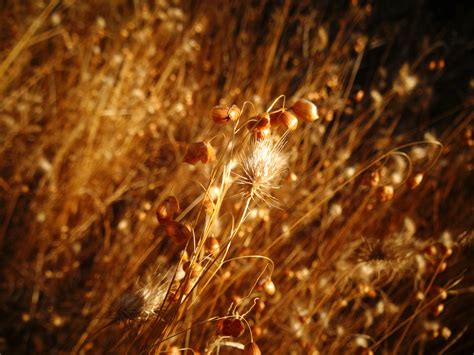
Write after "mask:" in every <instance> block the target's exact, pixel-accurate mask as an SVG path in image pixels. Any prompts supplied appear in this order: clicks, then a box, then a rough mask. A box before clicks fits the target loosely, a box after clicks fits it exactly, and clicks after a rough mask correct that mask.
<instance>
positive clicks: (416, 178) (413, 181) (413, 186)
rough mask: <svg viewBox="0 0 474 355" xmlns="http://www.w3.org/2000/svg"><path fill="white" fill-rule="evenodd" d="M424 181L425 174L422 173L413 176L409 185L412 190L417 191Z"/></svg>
mask: <svg viewBox="0 0 474 355" xmlns="http://www.w3.org/2000/svg"><path fill="white" fill-rule="evenodd" d="M422 181H423V174H422V173H417V174H415V175H413V176H412V177H411V178H410V179H408V181H407V185H408V187H409V188H410V189H412V190H413V189H416V188H417V187H418V186H419V185H420V184H421V182H422Z"/></svg>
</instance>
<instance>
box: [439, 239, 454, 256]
mask: <svg viewBox="0 0 474 355" xmlns="http://www.w3.org/2000/svg"><path fill="white" fill-rule="evenodd" d="M438 250H439V252H440V254H441V255H443V256H444V257H446V258H447V257H450V256H451V255H452V254H453V249H452V248H450V247H448V246H447V245H446V244H444V243H439V244H438Z"/></svg>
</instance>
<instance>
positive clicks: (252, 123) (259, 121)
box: [247, 112, 270, 131]
mask: <svg viewBox="0 0 474 355" xmlns="http://www.w3.org/2000/svg"><path fill="white" fill-rule="evenodd" d="M267 127H270V114H269V113H268V112H264V113H262V114H261V115H257V116H253V117H252V118H250V120H249V123H248V124H247V128H248V129H249V130H250V131H254V130H262V129H265V128H267Z"/></svg>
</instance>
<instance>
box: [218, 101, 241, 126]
mask: <svg viewBox="0 0 474 355" xmlns="http://www.w3.org/2000/svg"><path fill="white" fill-rule="evenodd" d="M240 113H241V112H240V109H239V108H238V107H237V106H236V105H232V106H231V107H230V108H229V107H228V106H214V107H213V108H212V110H211V117H212V119H213V121H214V122H216V123H228V122H230V121H235V120H237V119H239V117H240Z"/></svg>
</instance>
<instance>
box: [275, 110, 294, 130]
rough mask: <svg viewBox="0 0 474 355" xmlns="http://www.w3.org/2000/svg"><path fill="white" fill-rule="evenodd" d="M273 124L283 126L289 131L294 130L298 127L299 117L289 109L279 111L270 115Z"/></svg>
mask: <svg viewBox="0 0 474 355" xmlns="http://www.w3.org/2000/svg"><path fill="white" fill-rule="evenodd" d="M270 123H271V125H272V126H282V127H284V128H285V129H287V130H289V131H294V130H295V129H296V127H298V118H296V116H295V115H294V114H293V113H292V112H290V111H287V110H283V111H278V112H275V113H273V114H271V115H270Z"/></svg>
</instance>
